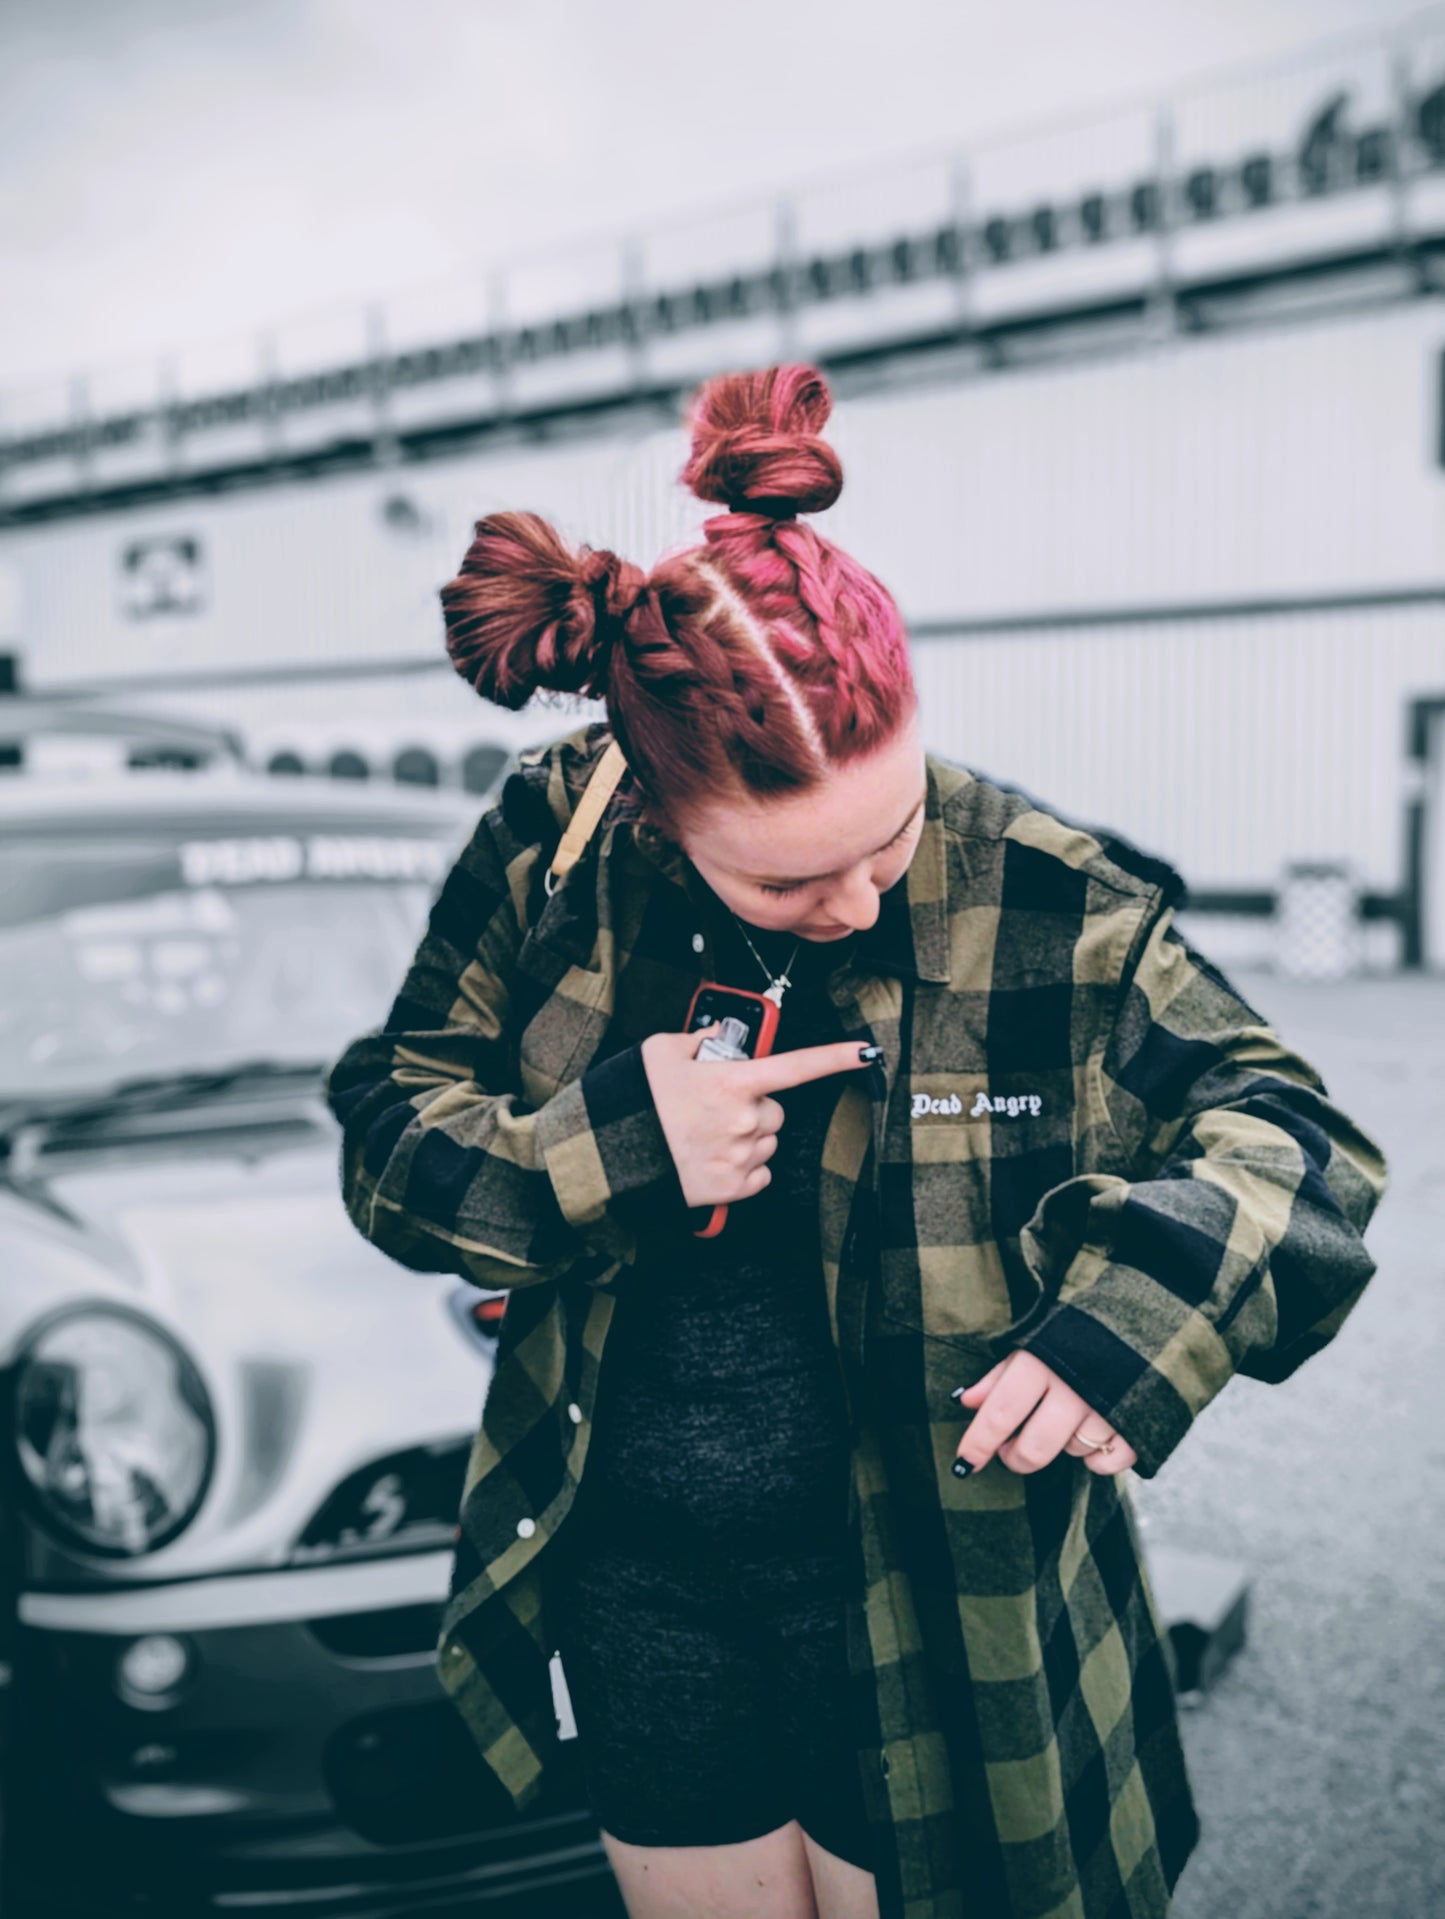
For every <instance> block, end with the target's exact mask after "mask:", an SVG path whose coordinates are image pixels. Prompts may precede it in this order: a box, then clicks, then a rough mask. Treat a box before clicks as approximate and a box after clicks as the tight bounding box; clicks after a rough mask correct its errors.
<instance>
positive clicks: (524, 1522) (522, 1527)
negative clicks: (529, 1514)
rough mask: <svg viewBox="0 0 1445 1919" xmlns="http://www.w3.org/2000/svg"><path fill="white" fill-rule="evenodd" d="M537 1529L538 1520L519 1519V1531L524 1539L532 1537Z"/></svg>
mask: <svg viewBox="0 0 1445 1919" xmlns="http://www.w3.org/2000/svg"><path fill="white" fill-rule="evenodd" d="M536 1530H537V1522H536V1520H535V1519H519V1520H518V1521H517V1532H518V1535H519V1537H521V1538H522V1539H530V1538H531V1537H532V1534H533V1533H534V1532H536Z"/></svg>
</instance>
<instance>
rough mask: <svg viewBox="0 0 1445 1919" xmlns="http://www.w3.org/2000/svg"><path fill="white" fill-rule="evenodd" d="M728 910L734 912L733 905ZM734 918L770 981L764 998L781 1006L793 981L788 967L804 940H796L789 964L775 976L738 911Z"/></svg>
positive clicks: (767, 979)
mask: <svg viewBox="0 0 1445 1919" xmlns="http://www.w3.org/2000/svg"><path fill="white" fill-rule="evenodd" d="M728 911H729V912H730V913H733V909H732V908H731V907H729V908H728ZM733 920H734V922H735V924H736V926H737V929H738V931H739V932H740V933H741V934H742V936H743V938H744V939H745V940H747V941H748V951H749V952H750V953H751V954H752V956H753V958H754V959H755V960H756V961H757V963H758V965H759V966H761V967H762V969H763V978H764V979H765V980H766V981H767V982H768V983H767V985H766V986H765V987H764V988H763V998H764V999H770V1000H771V1001H772V1002H773V1004H774V1006H781V1005H782V1003H783V993H784V991H785V989H786V988H787V987H789V986H791V985H792V983H793V982H792V981H791V980H790V979H789V978H788V967H790V966H791V965H792V963H793V961H794V960H795V959H796V958H797V957H798V949H799V948H800V947H801V946H802V944H803V942H802V940H801V939H799V940H798V941H796V942H795V944H794V946H793V950H792V952H791V953H789V955H788V965H787V966H785V967H784V968H783V970H782V972H781V973H779V974H778V975H777V976H776V978H775V977H774V975H773V973H772V972H771V971H770V969H769V967H768V963H767V961H766V960H765V959H764V958H763V956H762V954H761V953H760V952H759V951H758V949H757V947H756V946H754V945H753V943H752V941H751V940H750V939H748V929H747V928H746V926H744V925H743V923H742V921H741V920H740V919H738V916H737V914H736V913H733Z"/></svg>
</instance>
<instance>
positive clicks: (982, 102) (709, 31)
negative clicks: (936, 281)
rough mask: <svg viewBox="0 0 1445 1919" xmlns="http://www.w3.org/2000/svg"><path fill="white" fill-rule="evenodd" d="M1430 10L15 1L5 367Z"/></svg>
mask: <svg viewBox="0 0 1445 1919" xmlns="http://www.w3.org/2000/svg"><path fill="white" fill-rule="evenodd" d="M1425 11H1426V12H1427V14H1428V15H1430V16H1431V17H1433V15H1434V14H1435V13H1436V12H1437V11H1438V10H1437V9H1427V10H1425ZM1420 12H1421V9H1420V8H1419V7H1418V6H1402V5H1397V4H1395V0H1173V3H1172V4H1171V3H1170V0H1162V3H1161V0H1090V4H1088V5H1087V6H1086V5H1081V4H1080V0H995V4H993V5H990V6H987V7H985V6H981V5H976V4H971V3H969V0H888V3H887V4H886V5H883V6H879V5H877V4H876V0H728V4H726V5H718V4H715V3H714V4H709V5H705V6H703V5H697V4H694V0H3V5H0V287H3V297H0V389H3V388H15V387H19V386H25V385H27V384H29V383H31V382H32V381H36V380H39V379H41V378H48V377H49V376H53V375H59V374H61V373H63V372H65V371H66V370H69V369H83V368H86V367H93V366H98V365H104V364H107V363H115V362H125V361H136V360H140V359H146V360H150V359H152V358H159V357H160V356H161V355H163V354H164V353H166V352H168V351H172V350H175V349H177V348H180V347H183V346H185V345H186V344H187V343H188V342H191V341H197V340H203V339H208V338H211V337H214V336H222V335H231V334H234V335H237V336H240V335H243V334H245V335H250V334H253V333H255V332H258V331H259V330H261V329H262V328H264V327H265V326H266V325H268V324H269V323H271V322H274V321H277V320H284V319H286V318H287V317H288V316H291V315H294V314H297V313H299V312H302V311H304V310H307V309H310V308H315V307H318V306H322V305H327V304H330V303H333V302H340V301H346V302H350V301H353V300H355V301H357V302H361V301H363V300H365V299H367V298H369V297H372V296H376V295H385V294H387V293H388V292H391V291H393V290H395V289H404V288H407V287H416V286H418V285H420V284H421V283H426V282H431V281H437V280H441V279H444V278H447V277H448V276H460V275H463V274H472V273H475V272H476V271H477V270H478V269H479V268H480V267H481V266H482V265H483V264H484V263H485V262H487V261H489V260H493V259H496V258H499V257H505V256H508V255H511V254H515V253H517V252H519V251H524V250H525V251H529V252H530V251H533V250H535V249H537V248H539V247H546V246H550V245H551V244H553V243H554V242H555V243H557V244H563V243H565V242H567V241H569V240H571V239H572V238H573V237H574V236H577V235H581V234H585V233H588V232H604V233H611V232H613V231H620V230H622V229H624V228H626V227H628V226H632V225H637V224H639V223H645V222H646V221H647V220H648V219H649V218H652V217H654V216H657V215H663V214H674V213H677V212H681V211H684V210H686V209H689V208H691V207H693V206H699V205H710V206H716V205H719V204H721V203H725V202H727V201H728V200H731V199H747V198H751V197H755V196H757V195H759V194H761V193H764V192H770V191H772V190H775V189H777V188H778V187H780V186H782V185H785V184H786V183H787V182H789V181H790V180H793V179H795V178H797V177H799V176H817V175H819V174H826V173H828V172H830V171H832V170H834V169H836V168H847V167H852V166H856V165H857V164H858V163H859V162H860V161H867V162H871V161H874V160H877V161H879V162H882V161H883V160H885V159H887V158H888V157H890V156H894V155H909V154H913V153H917V152H918V151H919V150H920V149H923V148H927V147H942V146H945V145H949V144H953V143H957V144H958V145H960V146H962V145H966V144H967V143H969V142H971V141H976V140H978V139H980V138H981V137H983V136H984V135H986V134H988V133H991V132H995V131H998V130H1001V129H1004V128H1008V127H1010V126H1012V125H1015V124H1019V123H1032V122H1038V121H1047V120H1049V119H1051V118H1053V117H1054V116H1058V115H1065V114H1070V113H1074V112H1077V111H1078V110H1080V109H1084V108H1089V107H1092V106H1094V105H1097V104H1102V103H1108V102H1112V101H1116V100H1127V99H1129V98H1131V97H1138V96H1141V95H1146V94H1150V93H1164V92H1167V91H1168V90H1170V89H1171V88H1173V87H1177V86H1178V85H1180V84H1181V83H1184V82H1185V81H1187V80H1188V79H1189V78H1190V77H1191V76H1194V75H1197V74H1199V73H1201V72H1203V71H1207V70H1209V69H1212V68H1217V67H1220V66H1230V65H1233V64H1235V63H1246V62H1250V61H1254V60H1266V59H1270V58H1273V57H1276V56H1278V55H1280V54H1281V53H1283V52H1285V51H1286V50H1288V49H1291V48H1293V47H1296V46H1299V45H1302V44H1308V43H1309V42H1312V41H1315V40H1319V39H1324V38H1328V37H1330V36H1335V35H1340V34H1344V33H1349V32H1352V31H1354V32H1358V31H1361V30H1364V29H1368V28H1369V27H1370V26H1371V25H1372V24H1375V23H1381V24H1383V23H1384V22H1386V21H1388V20H1398V19H1401V18H1406V17H1412V16H1415V15H1418V14H1419V13H1420Z"/></svg>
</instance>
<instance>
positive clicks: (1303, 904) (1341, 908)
mask: <svg viewBox="0 0 1445 1919" xmlns="http://www.w3.org/2000/svg"><path fill="white" fill-rule="evenodd" d="M1275 967H1276V969H1277V970H1278V971H1279V972H1281V973H1283V974H1285V975H1286V976H1287V977H1288V978H1290V979H1348V978H1350V977H1351V975H1352V974H1355V973H1358V972H1359V970H1360V922H1359V913H1358V909H1357V904H1356V896H1355V883H1354V878H1353V876H1352V874H1351V871H1350V867H1349V863H1348V861H1345V860H1291V861H1290V862H1289V863H1288V864H1287V865H1286V866H1285V869H1284V879H1283V881H1282V883H1281V885H1280V889H1279V903H1278V906H1277V908H1276V911H1275Z"/></svg>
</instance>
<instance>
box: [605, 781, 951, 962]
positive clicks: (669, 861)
mask: <svg viewBox="0 0 1445 1919" xmlns="http://www.w3.org/2000/svg"><path fill="white" fill-rule="evenodd" d="M925 759H926V766H927V780H928V795H927V798H926V800H925V801H924V807H923V830H922V832H921V833H920V834H919V837H918V844H917V846H915V847H914V849H913V858H912V859H911V860H910V861H909V863H908V869H907V871H906V872H905V873H904V875H903V877H902V878H901V879H900V880H898V881H897V882H896V883H895V884H894V885H893V886H891V887H889V889H888V891H887V892H886V893H885V894H884V895H883V896H882V899H881V900H880V902H879V908H878V918H877V919H876V920H875V921H874V923H873V924H872V926H870V927H869V928H868V930H867V931H866V932H864V933H860V934H859V935H858V936H857V939H856V940H855V941H854V952H855V956H856V960H857V962H858V963H859V964H860V965H862V966H864V967H865V968H874V969H877V970H879V971H882V972H885V973H896V974H900V975H903V976H905V977H908V978H912V979H920V980H928V981H931V982H933V983H934V984H936V985H942V984H944V983H945V982H946V981H947V980H948V978H949V976H950V967H949V945H948V842H947V836H946V833H945V830H944V824H943V802H942V798H941V795H940V793H939V785H938V770H937V767H936V766H935V764H934V761H933V757H932V755H926V756H925ZM620 823H621V822H619V824H620ZM608 837H609V840H610V835H609V836H608ZM632 843H633V845H634V846H635V848H636V849H637V851H638V852H639V853H641V854H642V855H643V857H644V858H645V859H646V860H647V861H648V862H649V863H650V864H651V866H653V867H654V868H655V869H656V870H657V871H658V872H660V873H661V874H662V875H663V876H664V878H666V879H669V880H672V881H673V882H674V883H675V884H676V885H678V886H681V887H682V888H683V889H684V891H685V892H687V894H688V896H689V898H690V899H692V900H693V902H694V904H695V905H700V904H701V902H702V899H703V895H702V892H701V890H700V886H699V876H698V875H697V874H696V872H695V870H694V868H693V866H692V863H691V862H690V861H689V860H688V858H687V857H686V855H685V854H684V853H683V851H682V848H681V847H680V846H678V845H677V843H676V842H675V841H673V840H670V839H668V838H667V837H666V836H665V835H664V834H662V833H661V832H659V831H658V830H657V828H655V827H652V826H648V825H645V824H643V823H641V822H637V823H634V824H633V826H632ZM604 844H606V842H604Z"/></svg>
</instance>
